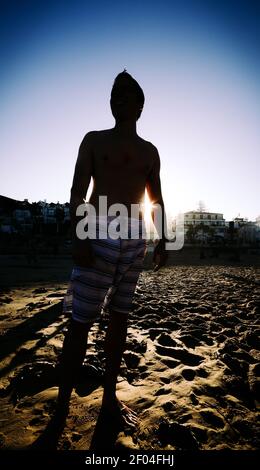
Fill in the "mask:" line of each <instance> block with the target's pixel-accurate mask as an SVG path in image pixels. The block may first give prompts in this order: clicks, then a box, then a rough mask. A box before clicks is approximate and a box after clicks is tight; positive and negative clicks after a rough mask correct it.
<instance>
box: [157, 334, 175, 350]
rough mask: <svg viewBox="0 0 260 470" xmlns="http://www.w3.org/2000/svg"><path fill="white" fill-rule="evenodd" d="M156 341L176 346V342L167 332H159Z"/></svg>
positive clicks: (163, 344) (164, 344)
mask: <svg viewBox="0 0 260 470" xmlns="http://www.w3.org/2000/svg"><path fill="white" fill-rule="evenodd" d="M157 341H158V343H159V344H160V345H162V346H172V347H174V346H177V343H176V341H175V340H174V339H172V338H171V336H170V335H169V334H168V333H161V334H160V336H159V337H158V338H157Z"/></svg>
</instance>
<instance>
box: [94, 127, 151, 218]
mask: <svg viewBox="0 0 260 470" xmlns="http://www.w3.org/2000/svg"><path fill="white" fill-rule="evenodd" d="M91 134H92V146H91V147H92V177H93V182H94V186H93V191H92V194H91V196H90V199H89V202H90V203H91V204H92V205H93V206H94V207H95V208H96V211H97V213H98V207H99V196H107V204H108V207H109V206H110V205H112V204H115V203H120V204H124V205H125V206H126V207H127V208H128V210H130V208H131V204H139V203H141V202H143V199H144V193H145V185H146V180H147V177H148V175H149V173H150V171H151V169H152V167H153V163H154V158H155V151H154V149H155V147H154V146H153V145H152V144H151V143H150V142H147V141H145V140H144V139H142V138H141V137H139V136H138V135H135V136H133V137H131V138H129V137H122V136H119V135H118V134H117V133H116V132H115V131H114V129H107V130H104V131H94V132H93V133H91Z"/></svg>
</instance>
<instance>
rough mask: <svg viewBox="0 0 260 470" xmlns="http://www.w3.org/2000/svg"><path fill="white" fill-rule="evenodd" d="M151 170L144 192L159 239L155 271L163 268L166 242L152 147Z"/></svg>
mask: <svg viewBox="0 0 260 470" xmlns="http://www.w3.org/2000/svg"><path fill="white" fill-rule="evenodd" d="M152 158H153V162H152V168H151V170H150V173H149V175H148V177H147V180H146V190H147V193H148V196H149V199H150V202H151V204H152V211H151V216H152V220H153V223H154V225H155V228H156V230H157V233H158V235H159V237H160V240H159V242H158V243H157V245H156V247H155V249H154V255H153V260H154V262H155V264H156V266H155V270H157V269H159V268H160V267H162V266H164V265H165V263H166V259H167V251H166V249H165V244H166V241H167V238H166V232H167V230H166V228H167V220H166V215H165V207H164V202H163V197H162V190H161V179H160V167H161V162H160V156H159V153H158V150H157V148H156V147H155V146H154V145H153V149H152Z"/></svg>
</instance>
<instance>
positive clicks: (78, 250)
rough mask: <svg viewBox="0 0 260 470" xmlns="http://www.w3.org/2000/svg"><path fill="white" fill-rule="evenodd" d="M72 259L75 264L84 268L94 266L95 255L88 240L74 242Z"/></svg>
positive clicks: (75, 240) (76, 239)
mask: <svg viewBox="0 0 260 470" xmlns="http://www.w3.org/2000/svg"><path fill="white" fill-rule="evenodd" d="M72 258H73V262H74V264H75V265H77V266H81V267H82V268H89V267H91V266H92V265H93V262H94V253H93V249H92V246H91V242H90V240H89V239H88V238H86V240H79V239H78V238H75V239H74V240H73V242H72Z"/></svg>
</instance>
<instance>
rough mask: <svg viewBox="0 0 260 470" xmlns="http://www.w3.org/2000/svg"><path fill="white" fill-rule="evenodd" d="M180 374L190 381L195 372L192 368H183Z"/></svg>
mask: <svg viewBox="0 0 260 470" xmlns="http://www.w3.org/2000/svg"><path fill="white" fill-rule="evenodd" d="M181 375H182V377H183V378H184V379H185V380H189V381H191V380H193V379H194V377H195V376H196V372H195V370H193V369H183V371H182V373H181Z"/></svg>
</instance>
